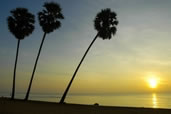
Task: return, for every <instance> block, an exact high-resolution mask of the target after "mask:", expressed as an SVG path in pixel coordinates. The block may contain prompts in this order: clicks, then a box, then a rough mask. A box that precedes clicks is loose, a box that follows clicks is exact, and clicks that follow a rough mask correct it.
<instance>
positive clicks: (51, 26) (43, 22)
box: [38, 2, 64, 33]
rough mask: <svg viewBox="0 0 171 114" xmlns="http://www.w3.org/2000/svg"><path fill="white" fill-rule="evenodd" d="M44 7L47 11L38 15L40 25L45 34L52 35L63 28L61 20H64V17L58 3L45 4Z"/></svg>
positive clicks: (44, 10)
mask: <svg viewBox="0 0 171 114" xmlns="http://www.w3.org/2000/svg"><path fill="white" fill-rule="evenodd" d="M43 7H44V8H45V9H43V10H42V12H39V13H38V18H39V24H40V26H42V29H43V31H44V32H45V33H50V32H53V31H54V30H55V29H57V28H59V27H60V26H61V23H60V21H59V19H64V16H63V15H62V13H61V7H60V5H59V4H57V3H54V2H50V3H45V4H44V6H43Z"/></svg>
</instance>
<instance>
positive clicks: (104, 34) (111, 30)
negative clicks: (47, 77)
mask: <svg viewBox="0 0 171 114" xmlns="http://www.w3.org/2000/svg"><path fill="white" fill-rule="evenodd" d="M116 16H117V15H116V13H115V12H111V10H110V9H109V8H107V9H103V10H102V11H101V12H99V13H98V14H97V16H96V18H95V20H94V27H95V29H96V30H97V35H96V36H95V38H94V39H93V41H92V42H91V44H90V45H89V47H88V49H87V50H86V52H85V54H84V56H83V57H82V59H81V61H80V63H79V64H78V66H77V68H76V70H75V72H74V74H73V76H72V78H71V80H70V82H69V84H68V86H67V88H66V90H65V92H64V94H63V96H62V98H61V100H60V103H64V100H65V97H66V95H67V93H68V91H69V88H70V86H71V84H72V82H73V80H74V78H75V76H76V74H77V72H78V70H79V68H80V66H81V64H82V62H83V60H84V58H85V56H86V55H87V53H88V51H89V50H90V48H91V46H92V45H93V43H94V42H95V41H96V39H97V38H98V37H100V38H102V39H103V40H105V39H111V38H112V35H115V33H116V30H117V29H116V26H117V24H118V20H117V18H116Z"/></svg>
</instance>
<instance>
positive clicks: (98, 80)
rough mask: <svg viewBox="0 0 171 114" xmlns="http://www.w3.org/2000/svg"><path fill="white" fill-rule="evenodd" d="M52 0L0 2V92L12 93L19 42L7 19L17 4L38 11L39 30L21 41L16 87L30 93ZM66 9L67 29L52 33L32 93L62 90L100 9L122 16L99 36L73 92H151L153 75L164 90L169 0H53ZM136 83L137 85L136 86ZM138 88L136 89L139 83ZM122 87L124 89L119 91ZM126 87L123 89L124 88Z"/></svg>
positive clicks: (169, 49)
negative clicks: (109, 32)
mask: <svg viewBox="0 0 171 114" xmlns="http://www.w3.org/2000/svg"><path fill="white" fill-rule="evenodd" d="M45 1H48V0H1V1H0V11H1V12H0V14H1V16H0V30H1V31H0V34H1V36H0V57H1V58H0V91H1V92H4V91H5V92H10V90H11V86H12V74H13V66H14V60H15V52H16V44H17V40H16V39H15V38H14V36H13V35H12V34H11V33H10V32H9V31H8V27H7V21H6V19H7V17H8V16H9V15H10V13H9V12H10V10H12V9H14V8H16V7H25V8H28V9H29V11H30V12H32V13H33V14H35V15H36V23H35V30H34V32H33V34H32V35H30V36H29V37H26V38H25V39H24V40H23V41H21V45H20V52H19V61H18V66H17V89H16V90H17V91H18V92H25V91H26V88H27V85H28V82H29V79H30V75H31V72H32V69H33V64H34V62H35V58H36V55H37V52H38V48H39V45H40V41H41V38H42V36H43V32H42V30H41V28H40V26H39V24H38V20H37V12H39V11H41V9H42V5H43V3H44V2H45ZM54 1H55V2H58V3H59V4H60V5H61V7H62V12H63V14H64V16H65V20H62V21H61V22H62V27H61V28H60V29H58V30H56V31H54V32H53V33H51V34H48V35H47V38H46V40H45V43H44V47H43V50H42V52H41V56H40V60H39V63H38V67H37V72H36V74H35V80H34V82H33V88H32V91H33V92H36V91H40V92H63V91H64V88H65V87H66V85H67V83H68V81H69V80H70V78H71V75H72V73H73V72H74V70H75V68H76V66H77V64H78V62H79V61H80V59H81V57H82V55H83V53H84V52H85V50H86V49H87V47H88V45H89V44H90V42H91V41H92V39H93V38H94V36H95V35H96V31H95V30H94V26H93V20H94V18H95V16H96V14H97V12H99V11H100V10H101V9H103V8H111V10H113V11H115V12H116V13H117V14H118V20H119V25H118V27H117V29H118V31H117V34H116V35H115V36H114V37H113V38H112V39H111V40H102V39H98V40H97V41H96V42H95V44H94V45H93V47H92V49H91V50H90V52H89V53H88V56H87V57H86V59H85V61H84V63H83V64H82V66H81V68H80V71H79V73H78V77H76V80H75V82H74V83H73V86H72V88H71V92H88V93H93V92H97V93H104V92H106V93H114V92H141V91H142V92H146V91H151V90H148V89H147V87H146V84H145V81H144V79H146V77H148V75H149V74H153V75H156V76H158V77H160V78H161V79H160V80H161V84H160V85H161V86H160V87H161V89H160V90H161V91H169V89H168V88H169V87H171V85H169V82H170V81H171V78H170V75H171V71H170V69H171V46H170V42H171V38H170V36H171V33H170V31H171V21H170V19H171V13H170V11H171V8H170V6H171V1H170V0H162V1H161V0H72V1H71V0H70V1H69V0H54ZM133 82H135V83H134V84H135V85H134V84H132V83H133ZM135 86H136V87H135ZM120 88H122V89H120ZM121 90H123V91H121Z"/></svg>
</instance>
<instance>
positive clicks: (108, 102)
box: [0, 93, 171, 109]
mask: <svg viewBox="0 0 171 114" xmlns="http://www.w3.org/2000/svg"><path fill="white" fill-rule="evenodd" d="M0 96H5V97H9V95H8V94H6V93H0ZM24 96H25V94H21V93H20V94H19V93H18V94H16V98H19V99H23V98H24ZM61 96H62V94H42V93H41V94H30V98H29V99H30V100H37V101H49V102H59V101H60V98H61ZM65 102H67V103H76V104H88V105H93V104H95V103H98V104H99V105H103V106H125V107H148V108H169V109H171V93H151V94H150V93H148V94H69V95H68V96H67V97H66V99H65Z"/></svg>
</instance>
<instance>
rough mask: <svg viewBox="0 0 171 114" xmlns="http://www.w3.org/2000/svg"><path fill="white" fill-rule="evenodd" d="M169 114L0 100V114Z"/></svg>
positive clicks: (156, 110)
mask: <svg viewBox="0 0 171 114" xmlns="http://www.w3.org/2000/svg"><path fill="white" fill-rule="evenodd" d="M114 113H115V114H171V109H164V108H144V107H119V106H117V107H116V106H98V105H80V104H68V103H67V104H59V103H55V102H45V101H31V100H29V101H24V100H21V99H16V100H11V99H9V98H2V97H1V98H0V114H114Z"/></svg>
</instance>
